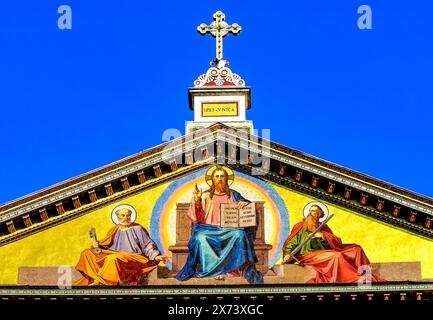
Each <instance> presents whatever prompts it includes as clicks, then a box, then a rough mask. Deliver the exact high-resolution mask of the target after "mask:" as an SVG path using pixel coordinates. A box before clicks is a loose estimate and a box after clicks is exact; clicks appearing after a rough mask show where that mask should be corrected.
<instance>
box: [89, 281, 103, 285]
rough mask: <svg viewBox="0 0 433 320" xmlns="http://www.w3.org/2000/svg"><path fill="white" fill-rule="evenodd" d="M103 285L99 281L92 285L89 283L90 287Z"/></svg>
mask: <svg viewBox="0 0 433 320" xmlns="http://www.w3.org/2000/svg"><path fill="white" fill-rule="evenodd" d="M100 284H101V283H100V282H98V281H96V280H95V281H93V282H92V283H89V286H99V285H100Z"/></svg>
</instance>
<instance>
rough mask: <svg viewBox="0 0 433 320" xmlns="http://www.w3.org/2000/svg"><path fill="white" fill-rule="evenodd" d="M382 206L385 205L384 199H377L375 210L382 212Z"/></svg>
mask: <svg viewBox="0 0 433 320" xmlns="http://www.w3.org/2000/svg"><path fill="white" fill-rule="evenodd" d="M384 206H385V201H384V200H380V199H377V203H376V210H377V211H379V212H382V211H383V208H384Z"/></svg>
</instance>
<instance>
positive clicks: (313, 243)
mask: <svg viewBox="0 0 433 320" xmlns="http://www.w3.org/2000/svg"><path fill="white" fill-rule="evenodd" d="M309 234H310V233H309V232H308V231H306V230H302V229H301V230H300V231H299V232H298V234H297V235H296V236H294V237H293V238H292V239H291V240H290V241H289V242H288V243H286V245H285V246H284V247H283V252H284V256H286V255H288V254H290V252H292V251H293V250H294V249H295V248H296V247H297V246H298V245H299V244H300V243H301V242H302V241H303V240H304V239H305V238H307V237H308V235H309ZM327 249H331V247H330V246H329V244H328V241H327V240H326V239H322V238H312V239H310V240H309V241H307V243H305V244H304V246H303V247H302V249H301V250H300V251H299V252H298V253H297V254H296V256H302V255H304V254H307V253H310V252H312V251H316V250H327Z"/></svg>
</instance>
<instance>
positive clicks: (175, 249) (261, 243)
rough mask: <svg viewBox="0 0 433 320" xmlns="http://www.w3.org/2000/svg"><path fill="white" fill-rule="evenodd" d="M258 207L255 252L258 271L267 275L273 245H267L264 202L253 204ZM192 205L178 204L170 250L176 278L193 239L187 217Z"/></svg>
mask: <svg viewBox="0 0 433 320" xmlns="http://www.w3.org/2000/svg"><path fill="white" fill-rule="evenodd" d="M253 203H255V205H256V215H257V233H256V239H255V241H254V251H255V253H256V256H257V260H258V261H257V263H256V269H257V270H259V271H260V272H262V273H263V274H266V273H267V271H268V270H269V267H268V253H269V250H271V249H272V245H270V244H266V243H265V224H264V202H263V201H256V202H253ZM189 206H190V203H177V204H176V244H175V245H172V246H170V247H169V248H168V250H170V251H171V252H172V263H173V266H172V271H171V274H172V275H173V276H174V275H176V273H177V272H178V271H179V270H180V269H182V267H183V266H184V265H185V262H186V259H187V257H188V241H189V239H190V237H191V230H192V222H191V220H190V219H189V218H188V217H187V215H186V214H187V212H188V209H189Z"/></svg>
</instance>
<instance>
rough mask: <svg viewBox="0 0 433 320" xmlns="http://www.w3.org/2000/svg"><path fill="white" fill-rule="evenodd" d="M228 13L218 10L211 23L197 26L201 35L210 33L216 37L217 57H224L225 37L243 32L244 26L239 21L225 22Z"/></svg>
mask: <svg viewBox="0 0 433 320" xmlns="http://www.w3.org/2000/svg"><path fill="white" fill-rule="evenodd" d="M225 18H226V15H225V14H224V13H222V12H221V11H217V12H215V13H214V15H213V19H214V21H213V22H212V23H211V24H210V25H206V24H205V23H202V24H201V25H199V26H198V27H197V31H198V32H199V33H200V34H201V35H203V36H204V35H206V34H207V33H210V34H211V35H212V37H214V38H216V59H217V60H222V59H223V38H224V37H225V36H226V35H227V34H228V33H232V34H233V35H237V34H238V33H239V32H241V30H242V28H241V26H240V25H238V24H237V23H233V24H232V25H231V26H230V25H228V24H227V22H225V21H224V20H225Z"/></svg>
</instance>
